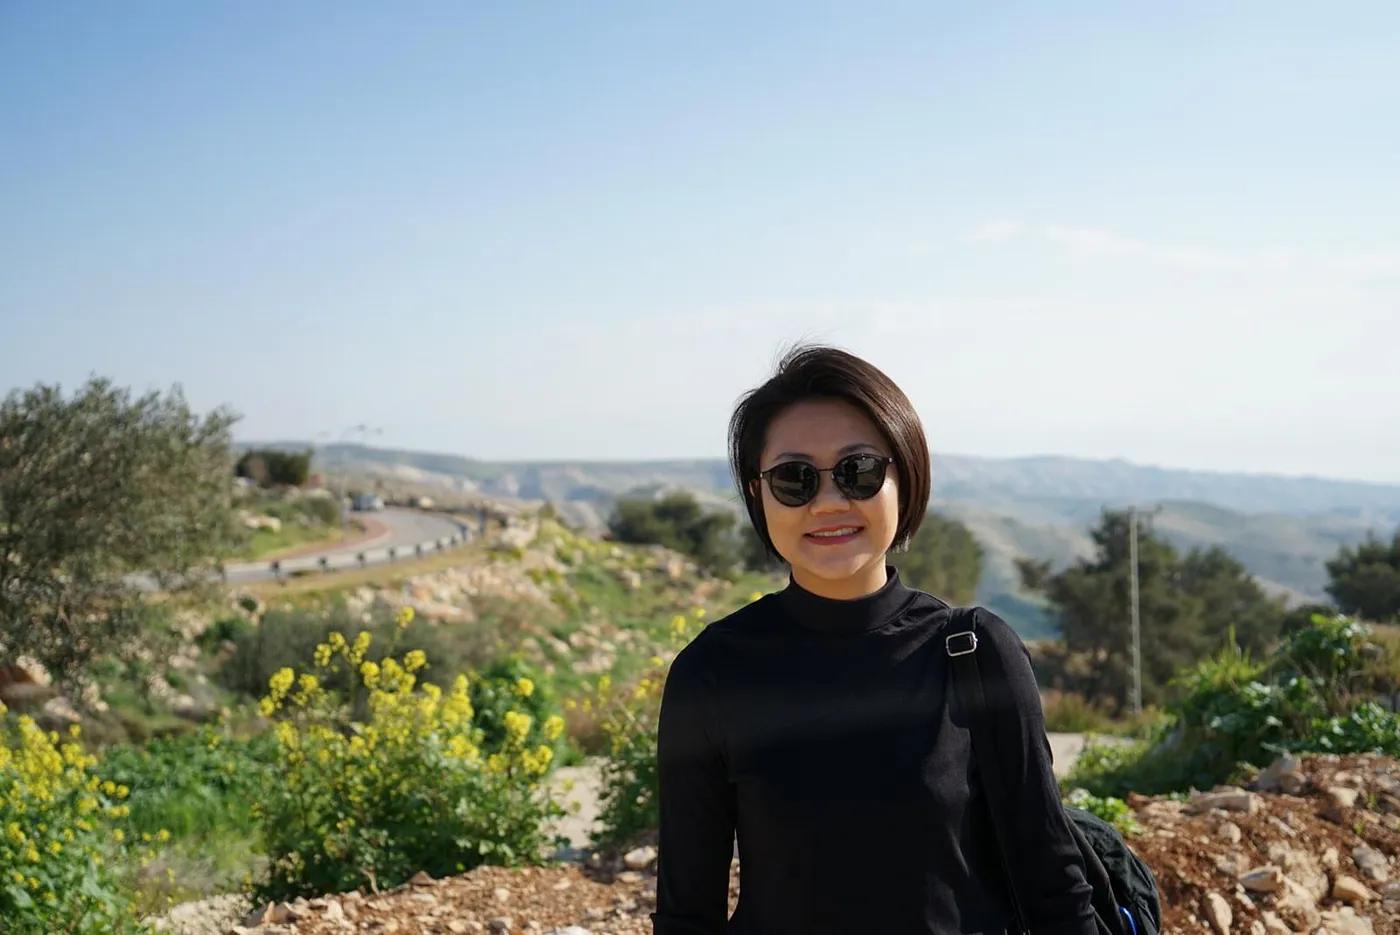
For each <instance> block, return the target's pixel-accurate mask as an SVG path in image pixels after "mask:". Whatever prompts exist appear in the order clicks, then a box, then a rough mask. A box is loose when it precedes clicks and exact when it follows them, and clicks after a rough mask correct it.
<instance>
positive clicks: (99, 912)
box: [0, 706, 165, 935]
mask: <svg viewBox="0 0 1400 935" xmlns="http://www.w3.org/2000/svg"><path fill="white" fill-rule="evenodd" d="M4 710H5V709H4V707H3V706H0V716H3V715H4ZM95 763H96V761H95V759H94V758H93V757H91V756H90V755H88V754H86V753H85V752H84V751H83V749H82V747H81V745H80V744H79V743H78V733H77V728H76V726H75V727H74V728H73V729H72V736H71V737H70V738H69V740H68V741H67V742H62V741H61V740H60V738H59V736H58V734H56V733H48V734H46V733H44V732H43V731H42V730H41V729H40V728H39V727H38V726H37V725H36V724H35V723H34V720H33V719H32V718H29V717H27V716H25V717H19V718H17V719H14V720H13V721H11V720H8V719H7V720H6V721H5V722H4V723H3V724H0V923H3V925H0V928H3V930H4V931H5V932H6V935H40V933H45V935H46V933H49V932H83V933H94V935H119V933H133V932H138V931H140V930H141V926H140V925H138V924H137V921H136V909H135V905H134V903H133V902H132V900H131V898H130V895H129V890H128V887H127V881H126V880H125V879H124V878H123V868H124V866H126V865H127V862H128V861H132V862H134V861H137V860H140V859H141V858H142V857H143V856H144V855H143V854H142V853H141V850H140V849H139V848H137V847H135V846H134V844H133V842H131V841H129V840H128V839H127V833H128V832H127V828H126V822H125V819H126V818H127V816H128V814H129V811H130V809H129V806H128V805H127V804H126V803H125V802H123V801H122V800H123V799H124V798H125V796H126V793H127V790H126V789H124V788H121V787H118V786H117V785H116V784H115V783H113V782H111V781H107V782H104V781H103V780H102V779H101V778H100V777H99V776H97V775H96V774H95V773H94V772H93V766H94V765H95ZM157 834H158V836H160V837H164V836H165V834H164V832H160V831H158V832H157Z"/></svg>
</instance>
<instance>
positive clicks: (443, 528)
mask: <svg viewBox="0 0 1400 935" xmlns="http://www.w3.org/2000/svg"><path fill="white" fill-rule="evenodd" d="M366 515H367V516H370V517H372V518H373V519H375V520H376V521H377V522H380V523H382V524H384V525H385V526H387V527H388V531H387V532H385V533H384V534H383V535H381V536H378V537H376V538H374V539H372V540H369V541H364V540H361V541H359V542H352V543H348V544H337V545H331V546H328V547H327V548H326V549H325V550H323V551H321V552H316V553H313V554H310V555H299V556H297V557H296V558H289V559H284V560H283V561H281V562H275V563H274V562H268V561H260V562H243V563H240V564H236V565H229V566H227V572H228V581H229V583H230V584H246V583H247V582H250V581H269V580H273V579H275V578H277V577H278V575H279V574H280V575H283V576H285V575H290V574H293V573H295V572H308V571H310V572H316V571H333V570H339V569H346V568H358V567H361V566H362V565H363V566H368V565H382V564H386V563H388V562H390V561H395V560H400V559H403V558H412V557H413V556H414V555H416V554H417V549H418V548H419V547H420V546H421V547H422V549H423V551H424V552H425V553H427V552H430V551H433V550H434V549H435V548H438V547H441V548H448V547H450V546H453V545H456V544H458V543H459V542H461V541H462V539H463V536H464V535H466V528H465V527H464V526H463V525H462V524H461V523H458V522H457V521H456V520H453V519H449V518H448V517H446V516H442V515H440V514H437V513H423V512H420V511H418V510H397V509H388V510H380V511H378V512H375V513H369V514H366ZM362 556H363V561H361V557H362ZM323 561H324V564H323ZM274 565H275V566H276V567H274Z"/></svg>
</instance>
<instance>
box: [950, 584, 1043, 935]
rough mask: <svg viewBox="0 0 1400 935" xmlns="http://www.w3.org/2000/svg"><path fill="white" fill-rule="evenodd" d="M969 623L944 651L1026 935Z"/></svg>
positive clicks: (1019, 923)
mask: <svg viewBox="0 0 1400 935" xmlns="http://www.w3.org/2000/svg"><path fill="white" fill-rule="evenodd" d="M966 616H967V617H968V618H970V620H971V621H972V626H970V627H969V628H968V629H965V630H963V629H960V630H958V631H957V632H954V633H950V634H949V635H948V636H947V638H946V639H944V641H943V645H944V649H945V650H946V651H947V653H948V657H949V659H950V661H951V663H952V671H953V684H954V686H955V687H956V689H957V693H958V699H959V701H960V703H961V704H962V708H963V711H964V712H965V714H966V716H967V724H968V731H969V733H970V734H971V736H972V755H973V758H974V759H975V760H976V761H977V773H978V775H979V776H980V777H981V778H982V787H983V789H984V790H985V792H986V794H987V811H988V812H989V813H990V814H991V816H992V827H993V828H994V829H995V832H996V839H997V848H996V851H997V857H998V858H999V859H1000V861H1001V869H1002V873H1003V875H1004V876H1005V877H1006V887H1007V892H1008V893H1010V894H1011V913H1012V921H1013V922H1014V924H1015V925H1016V931H1018V932H1022V933H1026V935H1029V932H1030V929H1029V928H1027V927H1026V916H1025V913H1024V912H1022V911H1021V898H1020V897H1019V896H1018V895H1017V893H1016V881H1015V880H1013V879H1012V877H1011V865H1010V864H1008V863H1007V861H1006V855H1007V853H1008V850H1007V848H1008V844H1009V841H1008V838H1007V833H1006V828H1005V826H1004V823H1003V822H1004V820H1003V818H1002V816H1001V803H1003V802H1006V801H1008V799H1007V797H1006V790H1005V788H1003V786H1002V782H1001V780H1002V776H1001V772H1000V770H998V769H997V765H996V746H995V742H994V741H993V725H992V722H991V711H990V710H989V709H988V707H987V697H986V694H985V693H984V692H983V690H982V672H981V670H980V669H979V668H978V666H977V629H976V619H977V618H976V616H975V612H969V613H968V614H967V615H966Z"/></svg>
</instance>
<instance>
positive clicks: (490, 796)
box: [254, 615, 564, 899]
mask: <svg viewBox="0 0 1400 935" xmlns="http://www.w3.org/2000/svg"><path fill="white" fill-rule="evenodd" d="M405 616H407V615H405ZM370 640H371V638H370V635H369V634H368V633H365V632H362V633H360V634H359V635H358V636H357V637H356V638H355V640H354V641H353V642H349V641H347V640H346V639H345V638H344V636H343V635H341V634H339V633H332V634H331V635H330V637H329V639H328V640H327V642H326V643H323V644H321V645H320V646H318V647H317V648H316V652H315V659H314V663H315V667H314V671H311V672H307V673H303V674H300V675H298V674H297V673H295V672H294V671H293V670H291V669H290V668H286V669H283V670H281V671H279V672H277V673H276V674H275V675H273V676H272V678H271V680H270V684H269V689H270V690H269V692H268V694H267V696H266V697H264V698H263V699H262V702H261V709H262V713H263V715H264V716H266V717H270V718H275V719H276V720H277V722H276V726H275V728H274V729H275V731H276V736H277V739H278V743H279V747H280V756H279V758H278V760H277V762H276V763H275V764H274V765H273V766H272V767H271V768H270V769H269V770H268V771H267V773H266V783H265V787H264V789H263V790H262V794H261V796H260V800H259V803H258V806H257V808H256V809H255V815H256V818H257V820H258V823H259V825H260V826H261V829H262V834H263V838H264V842H265V845H266V848H267V853H268V857H269V858H270V860H271V869H270V874H269V878H268V880H267V881H266V882H264V883H261V884H258V885H257V886H255V887H254V890H255V895H256V896H257V898H259V899H264V898H267V899H282V898H286V897H289V896H296V895H308V896H312V895H319V894H322V893H328V892H341V891H345V890H350V889H355V888H357V887H359V886H360V885H362V884H368V885H369V886H370V887H371V888H387V887H391V886H396V885H398V884H400V883H402V882H404V881H405V880H407V879H408V878H409V877H410V876H412V875H413V874H414V873H416V872H418V871H420V870H422V871H426V872H427V873H429V874H431V875H433V876H446V875H450V874H453V873H460V872H463V871H466V870H470V869H471V868H473V867H475V866H477V865H480V864H483V863H497V864H525V863H536V862H539V861H541V860H542V859H544V857H546V856H547V847H548V845H549V844H550V843H552V842H550V841H549V840H548V839H547V837H546V834H545V825H546V822H547V821H548V820H549V819H551V818H553V817H555V816H557V815H560V814H563V810H562V808H560V806H559V805H558V804H557V803H556V802H555V801H554V799H553V798H552V797H551V796H550V795H549V794H547V790H545V789H544V788H542V780H543V778H544V776H545V775H546V773H547V772H548V771H549V768H550V765H551V762H552V760H553V749H552V747H551V746H549V745H548V744H546V743H538V744H534V745H531V744H530V743H528V742H527V740H528V738H529V736H530V734H531V729H532V727H533V726H534V719H533V718H532V717H531V716H530V715H529V714H525V713H522V712H519V711H510V712H507V713H506V715H505V717H504V718H503V724H504V736H503V738H502V741H501V743H500V744H499V745H498V746H497V748H496V749H494V750H490V751H483V748H482V737H481V731H480V729H479V728H478V727H477V726H476V724H475V723H474V719H473V715H474V711H473V708H472V703H471V696H470V692H469V686H468V679H467V677H466V676H464V675H459V676H457V678H456V679H455V680H454V681H453V683H452V685H451V686H450V688H448V689H447V690H446V691H444V690H443V689H442V688H440V687H438V686H437V685H434V684H431V683H426V682H425V683H422V684H419V681H418V673H419V672H420V671H422V670H423V669H424V668H426V667H427V664H428V661H427V659H426V657H425V655H424V653H423V652H422V651H421V650H413V651H410V652H408V653H406V654H405V655H404V656H403V658H402V659H397V658H395V657H394V656H392V655H389V656H386V657H384V658H383V659H381V660H380V661H379V662H375V661H372V660H370V659H368V658H366V653H367V652H368V650H369V648H370ZM342 666H344V667H346V668H348V669H349V670H350V672H351V673H353V674H354V675H355V680H354V682H352V685H353V686H354V689H355V690H354V691H353V692H352V694H354V695H356V696H362V697H353V698H338V697H335V696H334V694H333V693H331V692H329V691H328V690H326V688H324V686H323V681H324V679H323V677H322V674H324V673H326V672H335V671H337V670H338V669H339V668H340V667H342ZM318 673H322V674H318ZM356 711H364V712H365V714H366V716H364V717H363V718H360V717H355V716H354V712H356ZM563 728H564V723H563V721H562V719H559V718H554V719H552V720H551V721H549V722H547V723H546V724H545V725H543V727H542V731H543V733H544V735H545V737H547V738H548V739H549V740H551V741H552V740H554V739H555V738H557V737H558V736H559V733H560V732H562V730H563Z"/></svg>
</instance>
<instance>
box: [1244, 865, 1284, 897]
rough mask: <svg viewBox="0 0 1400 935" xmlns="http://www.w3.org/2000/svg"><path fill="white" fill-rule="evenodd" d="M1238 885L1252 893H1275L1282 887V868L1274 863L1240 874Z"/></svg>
mask: <svg viewBox="0 0 1400 935" xmlns="http://www.w3.org/2000/svg"><path fill="white" fill-rule="evenodd" d="M1240 885H1241V886H1243V887H1244V888H1245V889H1247V890H1249V891H1250V892H1252V893H1277V892H1278V891H1279V890H1281V889H1283V870H1282V869H1280V868H1279V867H1277V866H1276V865H1274V864H1266V865H1264V866H1262V867H1255V868H1254V869H1253V870H1250V871H1247V872H1245V873H1242V874H1240Z"/></svg>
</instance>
